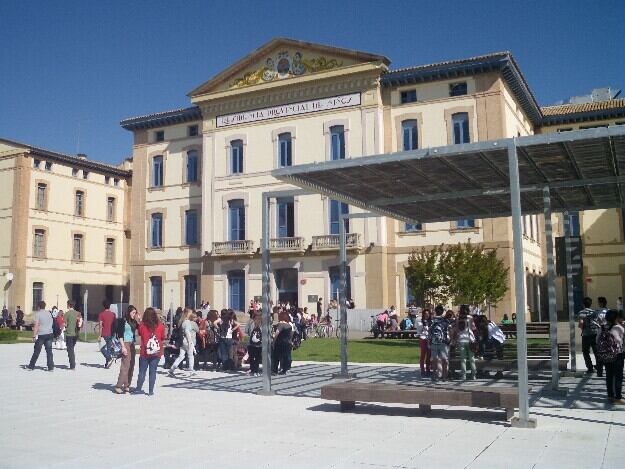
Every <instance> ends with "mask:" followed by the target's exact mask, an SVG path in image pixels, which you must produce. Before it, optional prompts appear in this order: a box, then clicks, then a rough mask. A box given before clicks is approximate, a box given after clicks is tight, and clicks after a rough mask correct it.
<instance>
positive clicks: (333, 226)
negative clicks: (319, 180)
mask: <svg viewBox="0 0 625 469" xmlns="http://www.w3.org/2000/svg"><path fill="white" fill-rule="evenodd" d="M346 213H349V207H348V205H347V204H346V203H344V202H339V201H338V200H330V234H339V226H340V225H339V217H340V216H341V215H343V214H346ZM345 232H346V233H349V219H347V220H345Z"/></svg>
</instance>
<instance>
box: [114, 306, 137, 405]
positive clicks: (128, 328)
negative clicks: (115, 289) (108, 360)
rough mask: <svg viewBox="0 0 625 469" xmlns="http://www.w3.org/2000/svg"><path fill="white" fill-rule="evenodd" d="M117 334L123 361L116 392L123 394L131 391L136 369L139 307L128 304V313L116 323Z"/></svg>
mask: <svg viewBox="0 0 625 469" xmlns="http://www.w3.org/2000/svg"><path fill="white" fill-rule="evenodd" d="M115 325H116V331H115V334H116V335H117V338H118V339H119V341H120V342H121V344H122V363H121V366H120V367H119V376H118V377H117V384H116V385H115V388H114V390H115V392H116V393H117V394H123V393H125V392H128V391H130V383H131V382H132V374H133V372H134V370H135V354H136V350H135V334H136V330H137V326H138V324H137V308H135V307H134V306H133V305H128V309H126V313H125V314H124V316H123V317H122V318H120V319H119V320H118V321H117V322H116V323H115Z"/></svg>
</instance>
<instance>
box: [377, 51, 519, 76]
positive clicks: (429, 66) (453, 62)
mask: <svg viewBox="0 0 625 469" xmlns="http://www.w3.org/2000/svg"><path fill="white" fill-rule="evenodd" d="M509 55H511V53H510V52H508V51H502V52H493V53H490V54H485V55H477V56H475V57H468V58H466V59H458V60H446V61H443V62H436V63H433V64H427V65H416V66H412V67H404V68H398V69H395V70H389V71H388V72H387V73H386V74H385V75H388V74H394V73H399V72H407V71H413V70H429V69H432V68H438V67H444V66H448V65H456V64H466V63H471V62H478V61H481V60H484V59H493V58H496V57H507V56H509Z"/></svg>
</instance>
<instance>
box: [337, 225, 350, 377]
mask: <svg viewBox="0 0 625 469" xmlns="http://www.w3.org/2000/svg"><path fill="white" fill-rule="evenodd" d="M347 219H348V218H347V217H346V216H345V215H341V216H340V217H339V253H340V266H339V275H340V277H339V314H340V323H339V327H340V330H341V376H343V377H347V376H348V374H347V307H346V306H347V305H346V304H345V301H346V298H345V291H346V289H347V281H346V273H347V248H346V244H347V243H346V241H347V240H346V239H345V238H346V236H347V234H346V233H345V220H347Z"/></svg>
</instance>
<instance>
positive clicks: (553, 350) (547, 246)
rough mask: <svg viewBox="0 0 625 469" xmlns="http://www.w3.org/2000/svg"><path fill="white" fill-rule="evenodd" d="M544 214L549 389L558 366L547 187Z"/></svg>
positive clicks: (553, 386)
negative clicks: (549, 364)
mask: <svg viewBox="0 0 625 469" xmlns="http://www.w3.org/2000/svg"><path fill="white" fill-rule="evenodd" d="M543 204H544V205H543V207H544V210H543V213H544V216H545V249H546V250H547V294H548V295H549V342H550V343H551V389H552V390H553V391H557V390H558V388H559V385H560V370H559V366H558V359H559V356H558V315H557V312H556V269H555V266H554V263H553V226H552V224H551V196H550V194H549V187H545V188H544V189H543Z"/></svg>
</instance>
